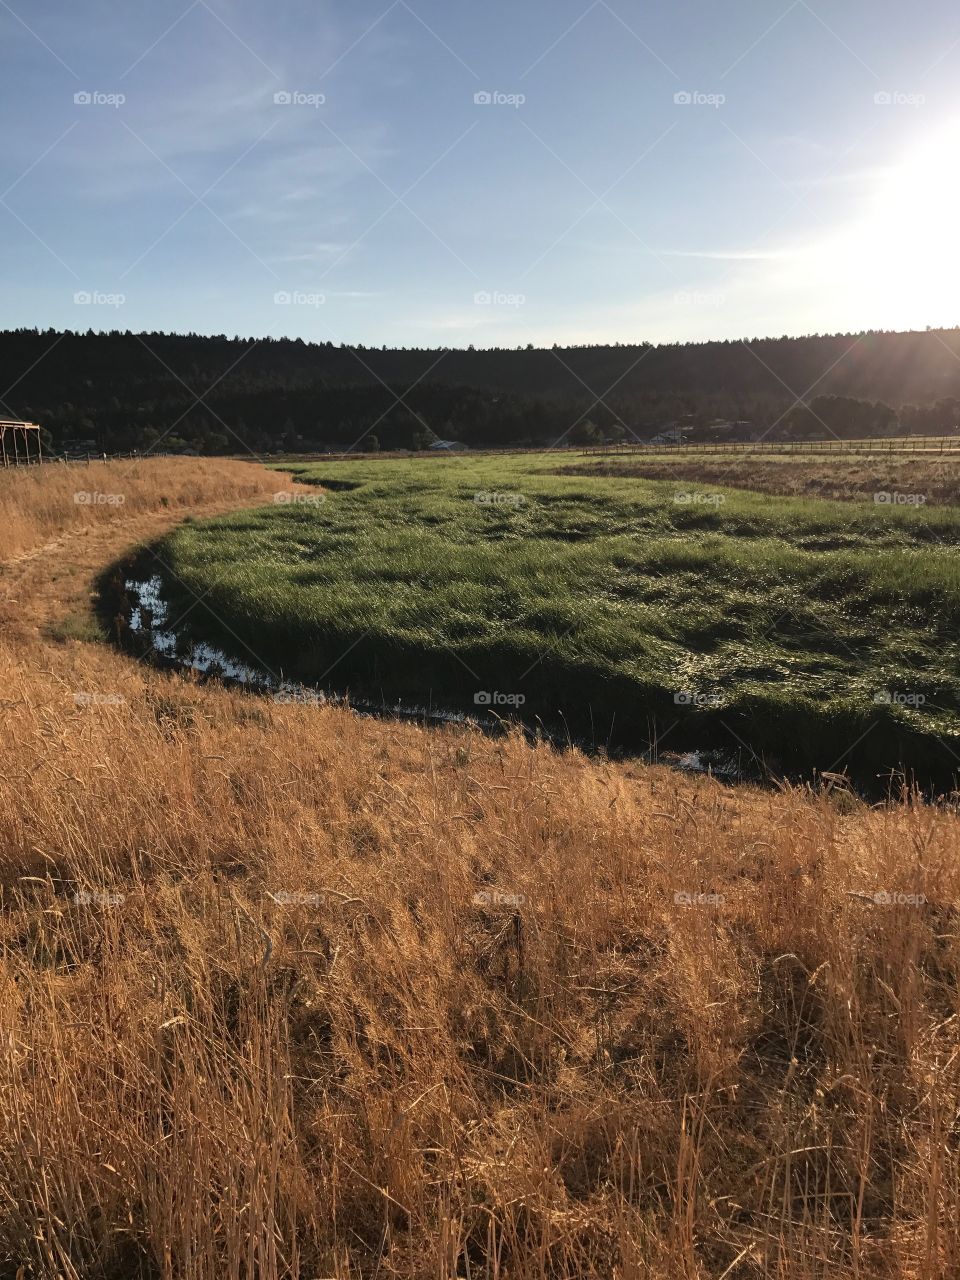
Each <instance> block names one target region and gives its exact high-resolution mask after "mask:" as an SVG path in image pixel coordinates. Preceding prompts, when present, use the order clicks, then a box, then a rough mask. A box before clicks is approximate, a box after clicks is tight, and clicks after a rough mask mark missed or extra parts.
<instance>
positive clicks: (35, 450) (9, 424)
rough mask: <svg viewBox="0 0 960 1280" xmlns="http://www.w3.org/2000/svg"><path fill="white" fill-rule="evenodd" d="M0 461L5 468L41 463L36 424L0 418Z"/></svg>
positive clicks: (40, 449) (41, 457) (41, 450)
mask: <svg viewBox="0 0 960 1280" xmlns="http://www.w3.org/2000/svg"><path fill="white" fill-rule="evenodd" d="M0 459H2V462H3V465H4V466H5V467H19V466H20V465H21V464H24V465H25V464H27V463H30V462H41V461H42V460H43V447H42V445H41V443H40V427H39V426H38V425H37V423H36V422H15V421H12V420H10V419H5V418H0Z"/></svg>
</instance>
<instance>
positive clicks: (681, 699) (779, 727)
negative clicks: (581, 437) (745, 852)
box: [161, 456, 960, 785]
mask: <svg viewBox="0 0 960 1280" xmlns="http://www.w3.org/2000/svg"><path fill="white" fill-rule="evenodd" d="M289 470H290V471H292V472H293V474H294V477H295V479H297V480H299V481H300V482H302V483H304V484H307V485H312V486H323V485H324V483H325V482H329V484H330V488H329V489H328V490H327V491H326V497H325V501H323V502H322V504H320V505H306V504H302V505H301V504H296V503H286V504H278V505H276V506H274V507H271V508H265V509H260V510H257V511H254V512H245V513H240V514H238V515H234V516H230V517H225V518H223V519H219V520H213V521H208V522H205V523H203V524H189V525H186V526H183V527H182V528H180V529H179V530H177V531H176V532H175V533H174V534H173V535H171V536H170V537H169V538H168V539H167V540H166V542H165V544H164V545H163V547H162V548H161V557H162V559H163V561H164V562H165V563H166V564H167V565H169V566H170V570H171V572H170V573H169V574H168V575H167V579H166V586H165V590H166V592H167V594H168V595H169V596H170V598H171V602H172V604H173V606H174V610H175V612H174V616H176V610H177V609H178V608H181V609H183V610H185V609H188V608H191V605H193V604H195V600H196V598H197V597H202V603H201V604H200V605H197V606H196V607H194V608H192V609H191V612H190V615H189V619H190V626H191V628H192V629H193V631H194V633H195V634H197V635H200V636H202V637H203V638H205V639H208V640H213V641H216V642H217V643H218V644H219V645H220V646H221V647H223V648H225V649H226V650H227V651H228V652H233V653H234V654H239V656H243V657H248V656H249V654H248V653H247V652H246V651H245V649H244V648H243V646H248V647H249V649H250V650H252V651H253V652H255V653H256V654H257V655H258V656H259V657H260V658H261V659H262V661H263V662H264V663H265V664H266V665H269V666H270V667H271V668H272V669H273V670H281V669H282V671H283V673H284V674H285V675H288V676H292V677H296V678H300V679H304V680H308V681H319V682H320V683H322V684H325V685H328V686H331V687H333V688H338V689H350V690H351V691H353V692H355V693H357V694H362V695H364V696H374V697H377V698H379V697H383V698H385V699H387V700H389V701H393V700H395V699H402V700H408V701H414V702H417V703H434V704H436V703H442V704H444V705H450V706H455V707H461V708H463V709H468V710H471V711H472V710H475V709H476V703H475V695H476V694H477V693H479V692H491V693H492V692H498V693H501V694H505V695H510V696H511V698H517V697H518V696H519V697H522V698H523V699H524V701H523V703H522V707H520V708H519V711H520V714H522V715H523V717H524V718H526V719H528V720H530V721H537V720H539V721H541V722H543V723H545V724H547V725H549V726H565V727H566V728H567V729H568V730H569V732H570V733H571V734H573V735H575V736H579V737H588V738H591V739H592V740H594V741H596V742H600V743H608V744H610V745H613V746H618V747H625V748H630V749H642V748H643V747H645V746H646V745H649V744H650V743H651V742H652V741H654V740H656V741H657V742H658V743H659V745H661V746H666V747H669V746H672V745H673V746H677V747H678V748H679V747H683V746H691V745H701V746H724V747H728V748H730V749H732V750H737V751H739V752H740V753H742V754H746V755H750V754H751V753H753V754H754V755H755V756H756V757H758V758H760V757H762V758H763V760H764V762H765V763H766V764H767V765H768V766H769V767H771V768H773V769H775V770H784V771H786V770H793V769H811V768H816V769H821V770H834V769H837V768H844V767H849V768H850V769H851V770H853V771H854V772H857V773H860V774H861V775H864V776H867V775H870V774H875V773H877V772H878V771H883V770H892V769H897V768H900V767H903V768H906V769H907V770H911V769H912V770H915V771H916V772H917V774H918V775H919V776H921V777H922V778H924V779H933V780H935V781H936V782H937V783H938V784H939V785H947V784H948V783H949V782H950V780H951V778H952V776H953V772H954V769H955V768H956V767H958V766H960V639H958V637H960V559H958V555H957V548H958V545H960V511H958V510H957V509H955V508H944V509H940V510H932V509H928V508H920V509H919V510H917V509H902V508H891V507H882V506H874V505H872V504H870V505H867V504H856V503H833V502H820V501H808V500H799V499H792V498H791V499H787V498H776V497H769V496H763V495H759V494H753V493H746V492H743V491H738V490H733V489H728V490H718V489H716V488H715V487H713V486H700V487H698V486H697V485H695V484H692V483H691V482H689V481H685V482H683V483H676V484H675V483H672V482H670V481H662V480H660V481H648V480H638V479H619V478H613V477H609V476H601V477H596V478H594V477H584V476H582V475H563V474H562V473H560V472H559V469H558V463H557V461H556V459H552V458H550V457H543V456H537V457H522V458H470V457H464V458H447V459H432V458H431V459H423V460H418V459H411V460H394V459H391V460H383V461H379V462H372V461H369V462H368V461H358V462H354V461H345V462H342V463H324V464H322V465H309V464H304V465H299V466H294V467H290V468H289ZM351 485H352V486H355V487H352V488H351V487H349V486H351ZM280 487H281V486H280V484H279V477H278V488H280ZM307 492H308V490H306V489H305V490H304V493H307ZM313 492H316V490H315V489H314V490H313ZM478 495H479V497H478ZM886 695H892V700H891V701H877V699H878V698H881V699H882V698H885V697H886ZM507 705H510V704H507ZM955 753H956V754H955Z"/></svg>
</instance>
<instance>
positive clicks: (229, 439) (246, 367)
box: [0, 329, 960, 453]
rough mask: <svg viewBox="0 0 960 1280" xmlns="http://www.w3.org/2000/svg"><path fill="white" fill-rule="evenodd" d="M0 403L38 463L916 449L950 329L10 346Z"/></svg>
mask: <svg viewBox="0 0 960 1280" xmlns="http://www.w3.org/2000/svg"><path fill="white" fill-rule="evenodd" d="M0 386H2V387H5V388H8V390H7V391H5V392H4V393H3V395H2V398H0V415H2V416H5V417H12V418H28V419H30V420H33V421H38V422H40V423H41V425H42V426H43V428H44V432H45V439H46V442H47V445H48V447H52V448H53V449H60V448H63V447H67V446H68V445H70V444H71V443H74V444H76V443H77V442H86V443H88V444H92V445H93V446H94V447H95V448H96V449H97V450H101V449H102V450H104V451H107V452H119V451H127V450H131V449H143V450H148V449H154V448H160V449H166V450H171V451H184V450H192V451H196V452H198V453H224V452H230V453H232V452H237V451H238V450H240V449H242V448H247V449H250V450H252V451H254V452H257V453H266V452H276V451H282V450H341V449H350V448H357V449H368V448H371V447H372V448H382V449H408V448H422V447H424V446H425V445H427V444H429V443H430V442H431V441H432V440H434V439H436V438H438V437H439V438H443V439H455V440H460V441H462V442H463V443H465V444H467V445H470V446H474V447H493V448H496V447H509V446H519V447H522V446H529V447H536V446H542V445H554V444H589V443H594V442H600V441H606V440H627V441H629V440H632V439H649V438H651V437H652V436H653V435H656V434H658V433H659V434H662V433H664V432H676V433H677V434H678V436H681V437H682V438H684V439H709V438H711V435H716V434H717V433H718V432H726V433H727V437H728V438H742V437H744V436H750V435H760V434H763V435H764V436H765V438H768V439H774V438H799V439H816V438H827V439H829V438H833V437H840V438H851V437H855V436H863V435H883V434H890V433H893V432H903V433H908V434H909V433H918V434H928V433H939V432H950V431H953V430H954V429H955V428H956V426H957V423H958V421H960V329H948V330H931V331H926V332H913V333H892V332H886V331H883V332H881V331H877V332H869V333H862V334H833V335H811V336H809V337H803V338H787V337H784V338H763V339H755V340H747V341H743V342H706V343H688V344H662V345H653V344H650V343H637V344H617V345H612V346H602V345H597V346H574V347H556V346H555V347H550V348H535V347H532V346H527V347H520V348H489V349H483V350H475V349H473V348H468V349H465V350H464V349H446V348H386V347H380V348H372V347H363V346H347V345H342V344H334V343H331V342H325V343H307V342H304V341H303V340H301V339H275V338H266V339H255V338H242V337H227V336H226V335H213V336H208V335H201V334H194V333H189V334H165V333H131V332H130V331H125V332H124V331H111V332H105V333H95V332H93V331H88V332H86V333H75V332H72V331H69V330H68V331H66V332H58V331H56V330H51V329H48V330H37V329H15V330H7V331H5V332H0Z"/></svg>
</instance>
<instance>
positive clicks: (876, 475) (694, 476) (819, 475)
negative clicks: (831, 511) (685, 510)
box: [564, 453, 960, 506]
mask: <svg viewBox="0 0 960 1280" xmlns="http://www.w3.org/2000/svg"><path fill="white" fill-rule="evenodd" d="M564 470H565V471H576V472H579V473H580V474H582V475H604V474H608V475H615V476H630V475H633V476H644V477H646V478H647V479H650V480H695V481H698V482H700V483H703V484H716V485H723V486H726V487H730V488H735V489H754V490H757V491H758V492H759V493H773V494H778V495H782V496H784V497H797V498H828V499H836V500H838V501H841V502H847V501H854V500H857V501H863V500H866V501H868V502H872V501H873V495H874V494H875V493H905V494H921V495H922V496H923V497H924V499H925V500H926V504H927V505H929V506H937V505H941V504H947V505H956V504H958V503H960V466H958V459H957V455H956V454H946V455H944V456H942V457H941V456H938V455H936V454H930V455H926V454H923V453H891V454H889V455H886V456H885V455H882V454H881V455H878V456H876V457H872V456H870V455H869V454H860V455H857V454H846V455H837V456H834V457H831V456H830V455H827V456H820V457H817V456H816V455H812V456H809V457H807V456H804V455H803V454H787V453H784V454H770V455H764V454H753V455H751V454H745V455H740V454H730V455H723V454H719V455H718V454H713V455H711V454H703V455H700V456H698V455H695V454H687V455H683V454H679V455H677V456H675V457H666V458H654V457H650V458H646V459H644V460H643V461H633V460H631V459H629V458H623V459H619V458H612V459H607V460H602V461H598V462H583V463H580V464H578V465H577V466H575V467H568V468H564Z"/></svg>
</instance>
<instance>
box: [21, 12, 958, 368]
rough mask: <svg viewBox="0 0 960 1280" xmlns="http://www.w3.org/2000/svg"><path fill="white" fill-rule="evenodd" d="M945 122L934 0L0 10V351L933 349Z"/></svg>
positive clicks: (954, 192)
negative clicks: (10, 340)
mask: <svg viewBox="0 0 960 1280" xmlns="http://www.w3.org/2000/svg"><path fill="white" fill-rule="evenodd" d="M477 95H480V99H479V100H478V99H477ZM484 95H486V98H487V99H488V100H486V101H485V100H483V97H484ZM85 99H90V100H85ZM958 121H960V9H958V7H957V5H956V3H955V0H921V3H920V4H916V5H905V4H903V3H902V0H895V2H894V0H843V2H842V3H839V4H838V3H836V0H834V3H832V4H828V3H827V2H826V0H814V3H813V4H809V3H807V0H795V2H794V3H790V2H789V0H783V2H781V0H730V2H728V3H724V4H717V3H716V0H669V2H665V3H660V4H656V5H653V4H639V3H636V2H634V3H629V2H628V0H613V2H612V3H610V4H608V3H606V0H594V2H593V3H591V2H590V0H482V2H478V0H471V2H470V3H465V2H462V0H410V3H407V0H394V2H393V3H390V0H329V2H323V0H277V3H274V4H267V3H264V2H263V0H193V2H191V0H127V2H126V3H124V4H118V3H117V2H116V0H29V2H28V0H9V2H8V0H0V124H2V138H3V146H2V149H0V271H2V295H0V297H2V308H0V327H15V326H19V325H29V326H33V325H37V326H39V327H47V326H54V327H58V328H59V327H69V328H74V329H86V328H88V327H91V328H95V329H99V328H124V329H126V328H130V329H152V330H155V329H166V330H181V331H185V330H194V331H199V332H215V333H217V332H224V333H228V334H234V333H240V334H243V335H246V334H256V335H264V334H268V333H269V334H273V335H275V336H280V335H290V336H302V337H304V338H306V339H310V340H326V339H330V340H332V341H335V342H340V341H344V342H363V343H365V344H370V345H379V344H381V343H385V344H387V345H406V346H428V345H450V346H454V345H466V344H467V343H470V342H473V343H475V344H477V345H478V346H490V345H514V344H516V343H521V342H523V343H525V342H533V343H537V344H548V343H552V342H554V341H556V342H560V343H572V342H600V341H618V340H619V341H624V342H631V341H638V340H641V339H647V340H650V341H655V342H659V341H670V340H676V339H701V338H711V337H730V338H736V337H752V336H759V335H766V334H780V333H804V332H814V331H820V332H823V331H836V330H847V329H859V328H865V327H876V328H879V327H885V328H909V327H923V326H925V325H927V324H931V325H939V324H956V323H960V267H958V262H957V258H958V255H957V251H956V248H955V242H956V230H955V228H956V225H957V224H958V222H960V177H958V158H960V127H958ZM77 295H79V296H80V298H81V299H82V298H83V297H84V296H86V295H89V296H91V297H92V301H89V302H87V301H82V300H81V301H76V300H75V299H76V297H77Z"/></svg>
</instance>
